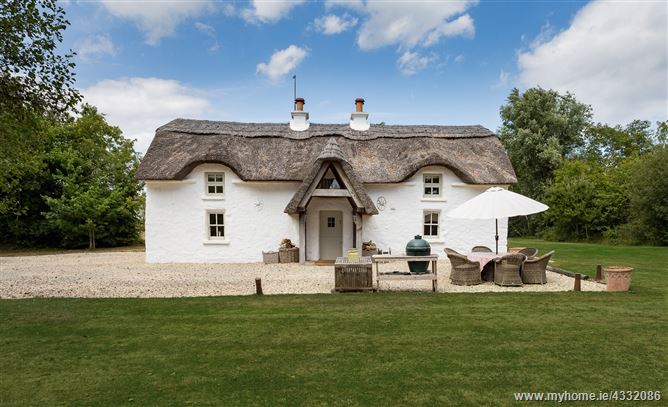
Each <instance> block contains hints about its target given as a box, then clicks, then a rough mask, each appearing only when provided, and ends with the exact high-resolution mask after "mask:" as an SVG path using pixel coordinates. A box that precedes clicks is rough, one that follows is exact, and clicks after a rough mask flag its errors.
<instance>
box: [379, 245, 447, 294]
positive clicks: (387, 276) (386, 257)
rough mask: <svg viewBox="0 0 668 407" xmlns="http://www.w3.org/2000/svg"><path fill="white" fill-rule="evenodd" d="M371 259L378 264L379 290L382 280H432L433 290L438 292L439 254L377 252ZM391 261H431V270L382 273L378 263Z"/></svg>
mask: <svg viewBox="0 0 668 407" xmlns="http://www.w3.org/2000/svg"><path fill="white" fill-rule="evenodd" d="M371 260H372V261H373V263H375V264H376V285H377V288H378V291H380V282H381V280H431V288H432V291H433V292H436V290H438V274H437V269H436V263H437V261H438V255H437V254H430V255H428V256H395V255H392V254H377V255H375V256H371ZM391 261H430V262H431V272H429V273H422V274H417V273H410V274H394V273H381V272H380V270H379V267H378V265H379V264H380V263H388V262H391Z"/></svg>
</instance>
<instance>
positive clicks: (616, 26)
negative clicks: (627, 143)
mask: <svg viewBox="0 0 668 407" xmlns="http://www.w3.org/2000/svg"><path fill="white" fill-rule="evenodd" d="M666 19H667V12H666V4H665V3H663V2H642V3H641V2H633V3H631V2H602V1H597V2H592V3H589V4H587V5H586V6H584V7H583V8H582V9H581V10H580V11H579V12H578V13H577V15H576V16H575V17H574V19H573V21H572V23H571V25H570V27H568V28H567V29H566V30H564V31H562V32H560V33H558V34H557V35H556V36H553V37H552V38H551V39H547V38H540V39H539V40H538V41H537V42H536V41H534V43H532V46H531V47H530V48H529V49H528V50H525V51H522V52H520V53H519V54H518V60H517V63H518V68H519V79H520V83H521V84H522V85H524V86H527V87H529V86H536V85H540V86H542V87H544V88H551V89H555V90H558V91H560V92H565V91H570V92H573V93H574V94H575V96H576V97H577V98H578V100H580V101H581V102H584V103H588V104H591V105H592V107H593V109H594V115H595V119H596V120H599V121H604V122H607V123H610V124H621V123H627V122H629V121H630V120H633V119H636V118H638V119H648V120H665V119H666V117H667V116H668V84H667V82H668V78H667V75H666V72H668V57H667V53H668V39H667V38H668V36H667V35H666ZM541 33H542V31H541ZM541 35H543V34H541ZM543 37H544V35H543Z"/></svg>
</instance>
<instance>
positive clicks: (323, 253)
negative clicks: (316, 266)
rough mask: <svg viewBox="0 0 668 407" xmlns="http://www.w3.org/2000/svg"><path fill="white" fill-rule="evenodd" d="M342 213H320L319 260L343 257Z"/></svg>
mask: <svg viewBox="0 0 668 407" xmlns="http://www.w3.org/2000/svg"><path fill="white" fill-rule="evenodd" d="M342 220H343V212H341V211H320V260H336V258H337V257H340V256H342V255H343V225H342V224H341V223H342V222H341V221H342Z"/></svg>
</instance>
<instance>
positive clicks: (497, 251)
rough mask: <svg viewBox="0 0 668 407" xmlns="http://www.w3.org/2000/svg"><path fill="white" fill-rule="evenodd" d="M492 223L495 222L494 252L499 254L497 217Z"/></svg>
mask: <svg viewBox="0 0 668 407" xmlns="http://www.w3.org/2000/svg"><path fill="white" fill-rule="evenodd" d="M494 223H495V224H496V235H494V238H495V239H496V254H499V219H498V218H495V219H494Z"/></svg>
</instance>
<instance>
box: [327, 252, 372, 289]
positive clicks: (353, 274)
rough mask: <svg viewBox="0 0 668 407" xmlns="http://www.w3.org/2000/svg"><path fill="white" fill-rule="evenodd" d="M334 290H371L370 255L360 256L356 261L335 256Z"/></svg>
mask: <svg viewBox="0 0 668 407" xmlns="http://www.w3.org/2000/svg"><path fill="white" fill-rule="evenodd" d="M334 291H337V292H342V291H373V265H372V264H371V257H360V259H359V260H358V261H356V262H351V261H348V258H347V257H337V258H336V262H334Z"/></svg>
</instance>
